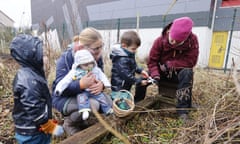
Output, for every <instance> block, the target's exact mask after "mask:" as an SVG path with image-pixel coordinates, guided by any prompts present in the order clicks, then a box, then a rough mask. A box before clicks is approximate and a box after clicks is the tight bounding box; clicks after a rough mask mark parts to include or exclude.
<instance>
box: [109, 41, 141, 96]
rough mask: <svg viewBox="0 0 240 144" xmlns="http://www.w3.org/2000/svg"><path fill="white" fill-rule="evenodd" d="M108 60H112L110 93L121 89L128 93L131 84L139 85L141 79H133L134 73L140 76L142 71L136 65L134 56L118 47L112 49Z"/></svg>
mask: <svg viewBox="0 0 240 144" xmlns="http://www.w3.org/2000/svg"><path fill="white" fill-rule="evenodd" d="M110 58H111V60H112V76H111V84H112V87H111V89H112V91H119V90H121V89H125V90H128V91H129V90H130V89H131V87H132V85H133V84H140V83H141V78H136V77H135V73H138V74H140V73H141V72H142V69H141V68H139V67H138V66H137V64H136V61H135V54H133V53H130V52H129V51H127V50H125V49H123V48H121V47H120V45H118V46H116V47H114V48H113V50H112V52H111V54H110Z"/></svg>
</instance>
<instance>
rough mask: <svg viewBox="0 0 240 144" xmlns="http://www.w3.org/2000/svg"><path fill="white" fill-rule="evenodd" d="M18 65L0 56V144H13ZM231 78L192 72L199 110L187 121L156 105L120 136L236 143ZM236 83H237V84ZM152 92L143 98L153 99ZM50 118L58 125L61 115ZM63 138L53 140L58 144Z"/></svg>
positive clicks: (235, 103) (236, 118) (236, 111)
mask: <svg viewBox="0 0 240 144" xmlns="http://www.w3.org/2000/svg"><path fill="white" fill-rule="evenodd" d="M17 69H18V65H17V64H16V63H15V61H14V60H13V59H12V58H11V57H10V56H9V55H0V144H2V143H4V144H15V143H16V142H15V140H14V124H13V120H12V114H11V112H12V108H13V95H12V89H11V87H12V86H11V85H12V80H13V77H14V75H15V73H16V70H17ZM233 81H234V79H232V74H224V73H223V72H219V71H212V70H201V69H196V70H195V75H194V86H193V102H194V103H196V104H198V105H199V106H200V107H199V108H198V109H197V111H194V112H192V113H191V114H190V117H191V119H190V121H189V122H188V123H187V124H182V122H181V121H179V120H178V119H177V118H176V117H175V116H174V113H171V112H169V111H166V109H164V108H162V107H161V106H158V105H156V107H155V108H154V110H151V111H147V110H146V111H145V112H144V113H143V114H141V115H138V116H136V117H135V118H134V119H133V120H132V121H129V122H128V124H127V125H126V126H123V127H122V129H121V133H123V134H124V135H126V136H127V138H128V139H130V140H131V143H133V144H135V143H136V144H138V143H151V144H155V143H156V144H158V143H173V144H175V143H182V144H184V143H199V144H200V143H224V142H225V143H240V135H239V121H240V112H239V93H238V91H239V89H240V88H239V86H235V84H234V83H233ZM238 82H239V80H238ZM156 93H157V90H156V88H154V87H152V89H151V90H148V94H147V95H155V94H156ZM53 115H54V117H55V118H57V119H58V120H60V122H62V118H61V115H60V114H59V113H57V112H54V114H53ZM65 138H66V136H63V137H60V138H53V140H52V144H55V143H60V142H61V141H62V140H63V139H65ZM101 143H103V144H104V143H105V144H110V143H111V144H119V143H121V142H120V141H119V139H117V138H116V137H110V138H109V137H107V138H104V139H103V140H102V141H101Z"/></svg>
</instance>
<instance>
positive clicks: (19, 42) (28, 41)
mask: <svg viewBox="0 0 240 144" xmlns="http://www.w3.org/2000/svg"><path fill="white" fill-rule="evenodd" d="M42 46H43V43H42V41H41V40H40V39H39V38H38V37H34V36H32V35H27V34H19V35H18V36H16V37H15V38H14V39H13V40H12V42H11V44H10V51H11V56H12V57H13V58H14V59H15V60H16V61H17V62H18V63H19V64H20V65H21V66H22V67H29V68H31V69H32V70H33V71H35V72H37V73H39V74H40V75H42V76H44V75H45V74H44V70H43V48H42Z"/></svg>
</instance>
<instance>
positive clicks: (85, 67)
mask: <svg viewBox="0 0 240 144" xmlns="http://www.w3.org/2000/svg"><path fill="white" fill-rule="evenodd" d="M79 67H80V68H81V69H83V70H85V71H91V70H92V69H93V67H94V62H89V63H85V64H80V65H79Z"/></svg>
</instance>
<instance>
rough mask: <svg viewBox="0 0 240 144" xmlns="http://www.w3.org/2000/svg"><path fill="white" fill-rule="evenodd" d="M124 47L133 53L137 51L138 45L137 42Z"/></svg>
mask: <svg viewBox="0 0 240 144" xmlns="http://www.w3.org/2000/svg"><path fill="white" fill-rule="evenodd" d="M124 48H125V49H127V50H128V51H130V52H131V53H136V52H137V49H138V46H137V45H136V44H132V45H130V46H125V47H124Z"/></svg>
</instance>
